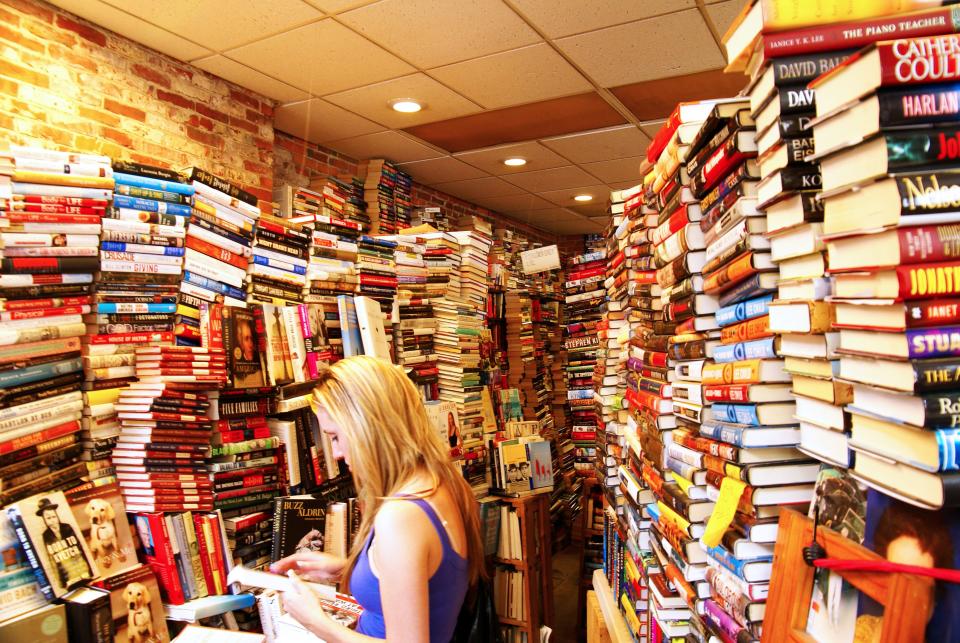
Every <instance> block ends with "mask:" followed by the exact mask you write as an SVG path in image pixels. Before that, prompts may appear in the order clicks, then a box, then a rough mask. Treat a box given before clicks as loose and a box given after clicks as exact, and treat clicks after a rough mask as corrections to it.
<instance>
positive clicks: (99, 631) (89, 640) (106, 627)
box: [64, 592, 114, 643]
mask: <svg viewBox="0 0 960 643" xmlns="http://www.w3.org/2000/svg"><path fill="white" fill-rule="evenodd" d="M64 605H65V607H66V611H67V629H68V631H69V632H70V641H71V643H112V641H113V637H114V626H113V614H112V612H111V609H110V593H109V592H103V594H101V595H100V596H98V597H97V598H96V599H95V600H93V601H91V602H89V603H75V602H73V601H65V603H64Z"/></svg>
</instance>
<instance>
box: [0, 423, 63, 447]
mask: <svg viewBox="0 0 960 643" xmlns="http://www.w3.org/2000/svg"><path fill="white" fill-rule="evenodd" d="M79 430H80V423H79V422H77V421H76V420H73V421H71V422H65V423H63V424H58V425H57V426H52V427H50V428H48V429H43V430H42V431H37V432H36V433H31V434H29V435H24V436H21V437H19V438H14V439H13V440H7V441H6V442H0V455H4V454H7V453H13V452H14V451H19V450H20V449H25V448H27V447H32V446H34V445H37V444H40V443H41V442H46V441H48V440H54V439H56V438H59V437H62V436H64V435H69V434H70V433H73V432H75V431H79Z"/></svg>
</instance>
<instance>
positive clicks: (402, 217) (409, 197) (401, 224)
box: [381, 170, 414, 234]
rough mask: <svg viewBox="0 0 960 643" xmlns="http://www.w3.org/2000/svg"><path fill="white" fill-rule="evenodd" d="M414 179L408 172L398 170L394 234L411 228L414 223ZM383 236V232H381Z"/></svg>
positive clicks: (394, 198)
mask: <svg viewBox="0 0 960 643" xmlns="http://www.w3.org/2000/svg"><path fill="white" fill-rule="evenodd" d="M412 189H413V177H411V176H410V175H409V174H407V173H406V172H403V171H401V170H396V186H395V187H394V190H393V204H394V209H395V211H396V213H397V223H396V229H395V230H394V233H397V232H401V231H402V230H405V229H406V228H409V227H410V225H411V224H412V222H413V211H414V210H413V194H412V192H411V190H412ZM381 234H383V232H381Z"/></svg>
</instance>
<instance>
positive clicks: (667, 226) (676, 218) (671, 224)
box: [650, 205, 690, 245]
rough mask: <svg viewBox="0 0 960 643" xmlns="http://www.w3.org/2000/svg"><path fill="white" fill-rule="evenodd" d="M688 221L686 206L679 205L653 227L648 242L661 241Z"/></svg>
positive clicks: (655, 243)
mask: <svg viewBox="0 0 960 643" xmlns="http://www.w3.org/2000/svg"><path fill="white" fill-rule="evenodd" d="M688 223H690V218H689V217H688V216H687V206H685V205H681V206H680V207H679V208H677V209H676V210H674V211H673V214H671V215H670V218H669V219H667V220H666V221H664V222H663V223H661V224H660V225H659V226H657V227H656V228H655V229H654V231H653V232H652V233H651V235H650V242H651V243H653V244H654V245H657V244H660V243H663V242H664V241H666V240H667V238H668V237H670V236H671V235H672V234H674V233H676V232H678V231H679V230H680V229H681V228H682V227H683V226H685V225H687V224H688Z"/></svg>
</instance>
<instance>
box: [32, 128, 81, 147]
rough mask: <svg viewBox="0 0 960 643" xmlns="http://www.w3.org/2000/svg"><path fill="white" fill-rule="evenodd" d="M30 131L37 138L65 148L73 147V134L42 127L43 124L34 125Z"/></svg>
mask: <svg viewBox="0 0 960 643" xmlns="http://www.w3.org/2000/svg"><path fill="white" fill-rule="evenodd" d="M30 131H31V133H32V134H33V135H34V136H36V137H37V138H42V139H45V140H47V141H50V142H52V143H56V144H58V145H63V146H65V147H72V146H73V134H72V133H70V132H65V131H63V130H62V129H59V128H56V127H51V126H49V125H44V124H43V123H34V124H33V126H32V127H31V128H30Z"/></svg>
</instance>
